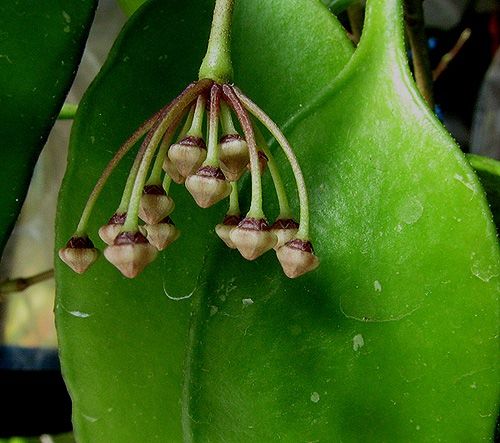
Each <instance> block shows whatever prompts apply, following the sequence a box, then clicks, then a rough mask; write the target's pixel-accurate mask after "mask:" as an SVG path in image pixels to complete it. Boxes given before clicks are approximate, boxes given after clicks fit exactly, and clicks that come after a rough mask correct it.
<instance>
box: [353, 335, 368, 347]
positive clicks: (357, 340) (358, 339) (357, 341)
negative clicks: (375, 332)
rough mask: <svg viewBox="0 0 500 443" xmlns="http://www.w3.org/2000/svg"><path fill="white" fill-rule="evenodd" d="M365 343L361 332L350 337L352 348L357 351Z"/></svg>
mask: <svg viewBox="0 0 500 443" xmlns="http://www.w3.org/2000/svg"><path fill="white" fill-rule="evenodd" d="M364 345H365V340H364V338H363V336H362V335H361V334H358V335H355V336H354V337H353V339H352V349H354V350H355V351H359V350H360V349H361V348H362V347H363V346H364Z"/></svg>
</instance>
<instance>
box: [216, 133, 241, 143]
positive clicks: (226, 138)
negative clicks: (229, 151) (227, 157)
mask: <svg viewBox="0 0 500 443" xmlns="http://www.w3.org/2000/svg"><path fill="white" fill-rule="evenodd" d="M233 141H238V142H241V141H245V139H244V138H243V137H242V136H241V135H240V134H226V135H224V136H222V137H221V139H220V140H219V143H221V144H222V143H229V142H233Z"/></svg>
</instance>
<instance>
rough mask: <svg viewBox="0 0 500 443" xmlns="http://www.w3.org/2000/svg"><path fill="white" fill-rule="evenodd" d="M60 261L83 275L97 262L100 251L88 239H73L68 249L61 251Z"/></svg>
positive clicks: (68, 244)
mask: <svg viewBox="0 0 500 443" xmlns="http://www.w3.org/2000/svg"><path fill="white" fill-rule="evenodd" d="M59 257H60V259H61V260H62V261H63V262H64V263H66V264H67V265H68V266H69V267H70V268H71V269H73V271H75V272H76V273H78V274H83V273H84V272H85V271H86V270H87V269H88V267H89V266H90V265H91V264H92V263H94V262H95V261H96V260H97V257H99V251H98V250H97V249H96V248H95V247H94V244H93V243H92V240H90V238H88V237H71V238H70V239H69V241H68V243H66V247H65V248H62V249H60V250H59Z"/></svg>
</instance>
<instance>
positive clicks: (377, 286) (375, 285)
mask: <svg viewBox="0 0 500 443" xmlns="http://www.w3.org/2000/svg"><path fill="white" fill-rule="evenodd" d="M373 288H374V289H375V291H376V292H382V285H381V283H380V282H379V281H378V280H375V281H374V282H373Z"/></svg>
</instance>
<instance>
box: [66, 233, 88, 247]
mask: <svg viewBox="0 0 500 443" xmlns="http://www.w3.org/2000/svg"><path fill="white" fill-rule="evenodd" d="M66 247H67V248H71V249H92V248H93V247H94V243H92V240H90V238H88V237H87V236H85V237H71V238H70V239H69V240H68V243H66Z"/></svg>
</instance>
